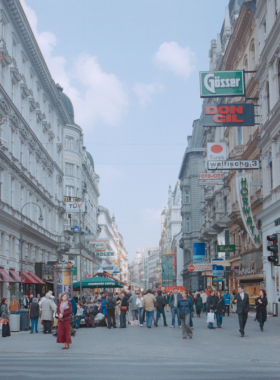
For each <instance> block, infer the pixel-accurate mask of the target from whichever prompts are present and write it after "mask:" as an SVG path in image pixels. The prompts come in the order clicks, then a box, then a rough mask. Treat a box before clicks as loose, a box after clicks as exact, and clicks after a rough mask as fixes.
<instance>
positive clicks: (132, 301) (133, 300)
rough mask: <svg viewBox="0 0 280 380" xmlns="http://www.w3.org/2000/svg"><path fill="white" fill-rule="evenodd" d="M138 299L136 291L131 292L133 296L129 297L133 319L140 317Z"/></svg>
mask: <svg viewBox="0 0 280 380" xmlns="http://www.w3.org/2000/svg"><path fill="white" fill-rule="evenodd" d="M136 300H137V294H135V293H134V292H131V296H130V297H129V300H128V303H129V306H130V310H131V314H132V320H133V321H136V320H137V319H138V307H137V305H136Z"/></svg>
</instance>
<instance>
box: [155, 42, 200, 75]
mask: <svg viewBox="0 0 280 380" xmlns="http://www.w3.org/2000/svg"><path fill="white" fill-rule="evenodd" d="M153 62H154V64H155V65H156V66H157V67H158V68H160V69H161V70H165V71H171V72H173V73H174V74H176V75H178V76H181V77H183V78H184V79H188V78H189V76H190V74H191V73H192V71H193V70H194V68H195V67H194V62H195V53H193V52H192V51H191V49H190V48H189V47H188V46H186V47H185V48H182V47H181V46H179V45H178V44H177V42H175V41H172V42H164V43H163V44H161V45H160V47H159V49H158V51H157V52H156V53H155V55H154V57H153Z"/></svg>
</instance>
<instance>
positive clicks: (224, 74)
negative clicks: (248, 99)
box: [199, 71, 245, 98]
mask: <svg viewBox="0 0 280 380" xmlns="http://www.w3.org/2000/svg"><path fill="white" fill-rule="evenodd" d="M199 77H200V97H201V98H218V97H223V96H226V97H231V96H245V84H244V72H243V71H212V72H209V71H201V72H200V73H199Z"/></svg>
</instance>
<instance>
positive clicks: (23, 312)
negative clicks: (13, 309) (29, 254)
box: [19, 202, 44, 331]
mask: <svg viewBox="0 0 280 380" xmlns="http://www.w3.org/2000/svg"><path fill="white" fill-rule="evenodd" d="M29 204H33V205H35V206H37V207H39V209H40V216H39V221H40V222H41V221H43V220H44V218H43V215H42V209H41V207H40V206H39V205H38V204H37V203H34V202H27V203H25V205H23V206H22V208H21V211H20V310H19V314H20V330H21V331H23V330H25V328H27V327H28V321H27V314H28V310H25V309H24V307H23V282H22V210H23V208H24V207H25V206H27V205H29ZM24 316H25V317H26V318H24Z"/></svg>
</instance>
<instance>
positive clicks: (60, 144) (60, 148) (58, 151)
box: [56, 143, 63, 153]
mask: <svg viewBox="0 0 280 380" xmlns="http://www.w3.org/2000/svg"><path fill="white" fill-rule="evenodd" d="M62 149H63V145H62V143H57V144H56V150H57V153H60V152H61V151H62Z"/></svg>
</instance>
